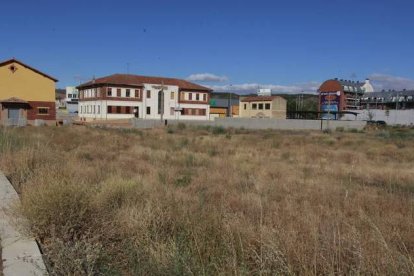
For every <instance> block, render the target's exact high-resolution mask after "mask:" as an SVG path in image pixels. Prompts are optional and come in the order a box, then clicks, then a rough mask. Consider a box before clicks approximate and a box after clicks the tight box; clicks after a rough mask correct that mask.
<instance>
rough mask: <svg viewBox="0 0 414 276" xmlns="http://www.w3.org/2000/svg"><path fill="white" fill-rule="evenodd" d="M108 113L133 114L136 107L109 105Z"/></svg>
mask: <svg viewBox="0 0 414 276" xmlns="http://www.w3.org/2000/svg"><path fill="white" fill-rule="evenodd" d="M107 111H108V114H132V112H133V111H134V109H133V108H132V107H131V106H113V105H110V106H108V107H107Z"/></svg>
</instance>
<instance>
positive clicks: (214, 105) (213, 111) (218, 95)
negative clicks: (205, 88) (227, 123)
mask: <svg viewBox="0 0 414 276" xmlns="http://www.w3.org/2000/svg"><path fill="white" fill-rule="evenodd" d="M239 105H240V96H239V95H237V94H235V93H231V92H212V93H211V98H210V119H211V120H213V119H214V118H224V117H234V118H236V117H239Z"/></svg>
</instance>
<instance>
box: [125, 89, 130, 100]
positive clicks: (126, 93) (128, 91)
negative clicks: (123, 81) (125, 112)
mask: <svg viewBox="0 0 414 276" xmlns="http://www.w3.org/2000/svg"><path fill="white" fill-rule="evenodd" d="M125 97H127V98H129V97H131V90H129V89H127V90H126V92H125Z"/></svg>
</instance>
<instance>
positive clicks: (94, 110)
mask: <svg viewBox="0 0 414 276" xmlns="http://www.w3.org/2000/svg"><path fill="white" fill-rule="evenodd" d="M79 111H80V113H81V114H101V106H100V105H82V106H81V107H80V110H79Z"/></svg>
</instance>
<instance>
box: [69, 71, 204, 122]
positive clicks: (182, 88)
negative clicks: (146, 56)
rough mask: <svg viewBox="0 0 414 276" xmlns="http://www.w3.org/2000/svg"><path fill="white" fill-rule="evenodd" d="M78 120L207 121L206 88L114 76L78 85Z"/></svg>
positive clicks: (126, 76) (170, 81) (155, 78)
mask: <svg viewBox="0 0 414 276" xmlns="http://www.w3.org/2000/svg"><path fill="white" fill-rule="evenodd" d="M77 89H78V90H79V106H78V116H79V117H80V119H81V120H85V121H91V120H116V119H129V118H134V117H135V118H141V119H166V120H208V118H209V99H210V92H211V90H210V89H209V88H206V87H203V86H200V85H197V84H194V83H191V82H188V81H185V80H180V79H173V78H163V77H146V76H139V75H127V74H115V75H111V76H107V77H103V78H98V79H94V80H92V81H90V82H87V83H84V84H81V85H79V86H78V87H77Z"/></svg>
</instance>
